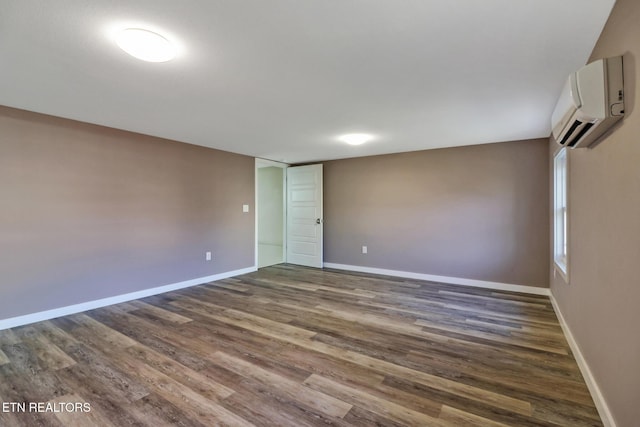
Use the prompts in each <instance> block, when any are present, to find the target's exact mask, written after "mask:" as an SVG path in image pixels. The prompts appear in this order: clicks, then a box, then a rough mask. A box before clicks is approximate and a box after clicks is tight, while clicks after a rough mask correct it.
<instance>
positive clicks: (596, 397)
mask: <svg viewBox="0 0 640 427" xmlns="http://www.w3.org/2000/svg"><path fill="white" fill-rule="evenodd" d="M549 299H550V300H551V305H552V306H553V309H554V311H555V312H556V315H557V316H558V321H559V322H560V326H561V327H562V331H563V332H564V336H565V337H566V338H567V342H568V343H569V347H571V351H572V352H573V356H574V357H575V359H576V362H578V367H579V368H580V372H581V373H582V376H583V377H584V381H585V383H586V384H587V388H588V389H589V392H590V393H591V398H593V403H595V405H596V409H597V410H598V414H599V415H600V418H601V419H602V423H603V424H604V426H605V427H616V422H615V420H614V418H613V415H612V414H611V411H610V410H609V405H607V401H606V400H605V399H604V396H603V395H602V392H601V391H600V387H598V383H597V382H596V380H595V378H594V377H593V374H592V373H591V369H589V365H587V361H586V360H585V358H584V356H583V355H582V351H581V350H580V346H578V343H577V342H576V340H575V338H574V337H573V334H572V333H571V329H569V325H568V324H567V322H566V320H565V319H564V316H563V315H562V311H560V306H559V305H558V302H557V301H556V299H555V298H554V296H553V294H552V293H551V294H550V295H549Z"/></svg>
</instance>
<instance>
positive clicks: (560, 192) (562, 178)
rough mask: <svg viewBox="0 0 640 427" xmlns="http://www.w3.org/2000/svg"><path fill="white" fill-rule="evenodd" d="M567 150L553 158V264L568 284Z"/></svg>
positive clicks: (564, 149) (563, 149) (560, 151)
mask: <svg viewBox="0 0 640 427" xmlns="http://www.w3.org/2000/svg"><path fill="white" fill-rule="evenodd" d="M567 164H568V161H567V149H566V148H564V147H563V148H561V149H560V150H558V152H557V153H556V154H555V155H554V157H553V262H554V268H555V271H558V272H560V274H561V275H562V277H563V278H564V280H565V281H566V282H567V283H569V245H568V240H569V215H568V198H567V189H568V167H567V166H568V165H567Z"/></svg>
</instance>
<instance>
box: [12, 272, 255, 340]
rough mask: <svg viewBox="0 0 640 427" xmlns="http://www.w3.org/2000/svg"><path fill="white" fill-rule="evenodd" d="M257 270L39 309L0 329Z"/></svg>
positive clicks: (224, 274)
mask: <svg viewBox="0 0 640 427" xmlns="http://www.w3.org/2000/svg"><path fill="white" fill-rule="evenodd" d="M254 271H257V267H256V266H255V265H254V266H251V267H246V268H241V269H238V270H232V271H226V272H223V273H218V274H214V275H212V276H206V277H199V278H196V279H190V280H185V281H182V282H177V283H172V284H169V285H164V286H158V287H155V288H149V289H143V290H141V291H136V292H131V293H127V294H122V295H116V296H112V297H107V298H101V299H98V300H93V301H87V302H83V303H80V304H74V305H69V306H66V307H59V308H54V309H52V310H46V311H40V312H37V313H31V314H26V315H23V316H16V317H11V318H8V319H0V331H2V330H4V329H9V328H15V327H18V326H24V325H28V324H31V323H35V322H42V321H44V320H50V319H55V318H57V317H62V316H68V315H70V314H75V313H80V312H83V311H88V310H93V309H96V308H100V307H106V306H108V305H114V304H119V303H122V302H127V301H133V300H137V299H140V298H146V297H149V296H152V295H158V294H163V293H165V292H170V291H175V290H178V289H184V288H189V287H192V286H197V285H203V284H205V283H209V282H214V281H216V280H222V279H227V278H229V277H234V276H239V275H241V274H247V273H253V272H254Z"/></svg>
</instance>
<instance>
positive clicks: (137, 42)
mask: <svg viewBox="0 0 640 427" xmlns="http://www.w3.org/2000/svg"><path fill="white" fill-rule="evenodd" d="M116 43H117V44H118V46H119V47H120V49H122V50H124V51H125V52H127V53H128V54H129V55H131V56H133V57H136V58H138V59H141V60H143V61H148V62H167V61H170V60H172V59H173V58H174V57H175V56H176V48H175V47H174V46H173V45H172V44H171V42H169V40H167V39H166V38H164V37H163V36H161V35H160V34H158V33H154V32H153V31H149V30H145V29H142V28H127V29H124V30H122V31H120V32H118V34H117V35H116Z"/></svg>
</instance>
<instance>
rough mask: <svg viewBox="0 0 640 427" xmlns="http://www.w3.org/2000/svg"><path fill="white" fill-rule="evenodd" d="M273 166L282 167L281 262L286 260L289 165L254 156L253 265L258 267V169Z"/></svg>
mask: <svg viewBox="0 0 640 427" xmlns="http://www.w3.org/2000/svg"><path fill="white" fill-rule="evenodd" d="M269 166H273V167H276V168H280V169H282V212H283V218H282V221H283V222H282V224H283V226H282V262H287V168H288V167H289V166H290V165H289V164H287V163H281V162H276V161H273V160H267V159H261V158H259V157H256V158H255V172H254V175H255V177H254V179H255V186H254V193H255V202H254V206H255V209H254V216H255V232H254V236H255V239H254V240H255V242H254V244H255V249H254V266H255V268H256V270H257V269H258V218H259V217H258V214H259V209H260V207H259V206H258V185H259V183H258V169H260V168H266V167H269Z"/></svg>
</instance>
